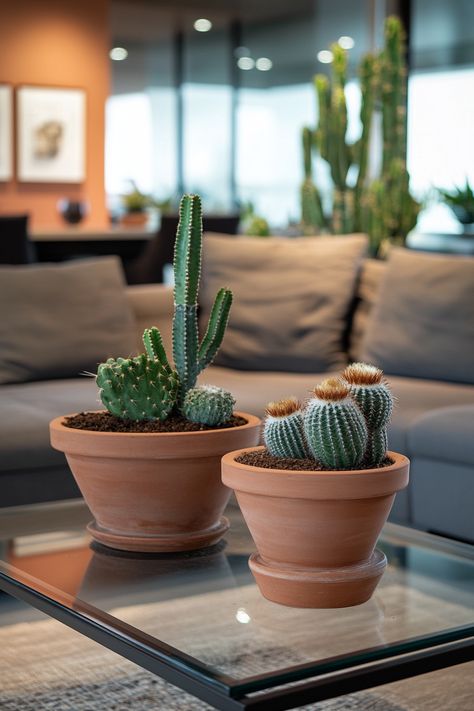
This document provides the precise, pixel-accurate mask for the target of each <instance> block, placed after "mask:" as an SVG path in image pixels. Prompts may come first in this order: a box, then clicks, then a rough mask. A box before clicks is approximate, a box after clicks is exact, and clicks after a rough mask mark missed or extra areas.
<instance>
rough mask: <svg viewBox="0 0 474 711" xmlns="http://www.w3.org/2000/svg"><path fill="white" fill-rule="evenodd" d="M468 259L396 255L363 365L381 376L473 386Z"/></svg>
mask: <svg viewBox="0 0 474 711" xmlns="http://www.w3.org/2000/svg"><path fill="white" fill-rule="evenodd" d="M473 353H474V259H473V258H471V257H460V256H451V255H448V256H446V255H437V254H436V255H433V254H424V253H421V252H414V251H411V250H407V249H396V250H393V252H392V253H391V256H390V259H389V263H388V268H387V271H386V274H385V276H384V279H383V283H382V288H381V290H380V298H379V301H378V303H377V305H376V306H375V308H374V309H373V311H372V314H371V317H370V319H369V323H368V327H367V333H366V336H365V341H364V346H363V360H367V361H369V362H373V363H375V364H376V365H378V366H379V367H381V368H383V370H385V372H387V373H391V374H396V375H404V376H411V377H415V378H430V379H436V380H449V381H453V382H461V383H471V384H474V368H473V361H472V355H473Z"/></svg>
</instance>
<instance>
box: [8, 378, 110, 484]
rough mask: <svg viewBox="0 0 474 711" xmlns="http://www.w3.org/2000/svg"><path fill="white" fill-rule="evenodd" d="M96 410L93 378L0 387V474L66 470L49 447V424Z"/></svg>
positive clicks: (57, 454)
mask: <svg viewBox="0 0 474 711" xmlns="http://www.w3.org/2000/svg"><path fill="white" fill-rule="evenodd" d="M100 408H101V403H100V402H99V400H98V394H97V385H96V384H95V382H94V379H93V378H86V377H83V378H71V379H67V380H46V381H43V382H36V383H21V384H19V385H5V386H3V387H2V397H1V398H0V422H1V423H2V426H1V428H0V473H1V472H2V471H18V470H29V469H35V470H36V471H37V470H39V469H42V468H45V467H55V466H63V467H66V466H67V465H66V460H65V458H64V454H63V453H62V452H57V451H56V450H55V449H53V448H52V447H51V445H50V443H49V422H50V420H52V419H54V418H55V417H59V416H60V415H67V414H71V413H74V412H80V411H82V410H98V409H100ZM0 484H1V479H0Z"/></svg>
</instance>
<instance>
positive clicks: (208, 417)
mask: <svg viewBox="0 0 474 711" xmlns="http://www.w3.org/2000/svg"><path fill="white" fill-rule="evenodd" d="M234 405H235V399H234V397H233V396H232V394H231V393H230V392H228V391H227V390H223V389H222V388H218V387H216V386H215V385H199V386H198V387H196V388H191V389H190V390H188V392H187V393H186V395H185V397H184V402H183V408H182V411H183V415H184V416H185V417H186V419H187V420H189V421H190V422H200V423H201V424H203V425H210V426H215V425H222V424H223V423H224V422H227V421H228V420H230V418H231V417H232V412H233V410H234Z"/></svg>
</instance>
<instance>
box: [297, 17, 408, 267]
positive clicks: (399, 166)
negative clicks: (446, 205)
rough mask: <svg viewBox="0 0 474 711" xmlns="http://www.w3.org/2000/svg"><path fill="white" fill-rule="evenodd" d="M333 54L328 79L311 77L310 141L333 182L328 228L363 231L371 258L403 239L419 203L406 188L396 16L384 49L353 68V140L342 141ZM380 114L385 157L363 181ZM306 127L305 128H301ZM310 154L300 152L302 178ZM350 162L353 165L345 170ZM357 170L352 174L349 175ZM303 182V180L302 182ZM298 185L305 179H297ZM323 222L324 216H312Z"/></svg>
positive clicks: (337, 60)
mask: <svg viewBox="0 0 474 711" xmlns="http://www.w3.org/2000/svg"><path fill="white" fill-rule="evenodd" d="M331 51H332V53H333V63H332V77H331V81H329V79H328V78H327V77H326V76H325V75H322V74H319V75H317V76H316V77H315V79H314V85H315V89H316V95H317V98H318V108H319V119H318V125H317V127H316V129H315V131H314V139H315V140H314V145H315V147H316V149H317V151H318V152H319V155H320V156H321V158H323V160H326V161H327V162H328V164H329V167H330V170H331V177H332V181H333V185H334V190H333V206H332V218H331V221H330V230H331V232H333V233H341V232H342V233H347V232H353V231H365V232H367V233H368V234H369V237H370V249H371V252H372V254H373V255H374V256H375V255H377V254H378V252H379V250H380V249H381V246H385V244H386V243H387V242H389V241H391V242H396V243H399V242H403V241H404V239H405V237H406V235H407V233H408V232H409V231H410V230H411V229H412V228H413V227H414V225H415V224H416V219H417V215H418V212H419V209H420V206H419V204H418V203H417V202H416V201H415V200H414V199H413V197H412V196H411V195H410V192H409V175H408V172H407V169H406V77H407V70H406V64H405V58H404V54H405V48H404V32H403V27H402V25H401V22H400V20H399V18H397V17H389V18H387V20H386V22H385V47H384V49H383V51H382V52H381V54H380V55H379V56H377V57H376V56H373V55H370V54H369V55H366V56H365V57H364V58H363V59H362V62H361V65H360V68H359V75H360V86H361V108H360V121H361V124H362V133H361V136H360V138H359V140H358V141H356V143H354V144H349V143H347V141H346V131H347V103H346V98H345V91H344V90H345V85H346V79H347V52H346V51H345V50H344V49H342V48H341V47H340V46H339V45H338V44H334V45H332V46H331ZM379 104H380V108H381V113H382V135H383V159H382V167H381V172H380V175H379V176H378V177H377V179H376V180H374V181H372V182H371V183H369V175H368V158H369V142H370V135H371V130H372V124H373V114H374V111H375V110H376V109H378V105H379ZM307 130H308V131H309V130H310V129H307ZM307 164H308V158H307V156H306V154H305V176H306V174H307ZM351 167H352V170H349V169H350V168H351ZM354 170H355V171H356V174H357V178H356V181H355V185H354V181H353V179H352V173H353V172H354ZM305 182H306V180H305ZM303 185H304V184H303ZM307 192H308V191H306V192H304V191H303V190H302V222H303V228H305V225H306V221H307V215H308V206H307V205H308V199H307ZM315 219H316V220H317V221H318V225H319V227H321V228H323V227H324V226H325V218H324V215H323V214H321V216H320V217H316V218H315Z"/></svg>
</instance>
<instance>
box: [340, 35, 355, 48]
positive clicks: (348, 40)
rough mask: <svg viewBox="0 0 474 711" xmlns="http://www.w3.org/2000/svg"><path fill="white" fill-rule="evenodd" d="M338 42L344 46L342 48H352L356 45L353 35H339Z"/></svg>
mask: <svg viewBox="0 0 474 711" xmlns="http://www.w3.org/2000/svg"><path fill="white" fill-rule="evenodd" d="M337 42H338V44H339V46H340V47H342V49H352V47H353V46H354V45H355V42H354V40H353V39H352V37H349V36H348V35H342V37H339V39H338V40H337Z"/></svg>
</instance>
